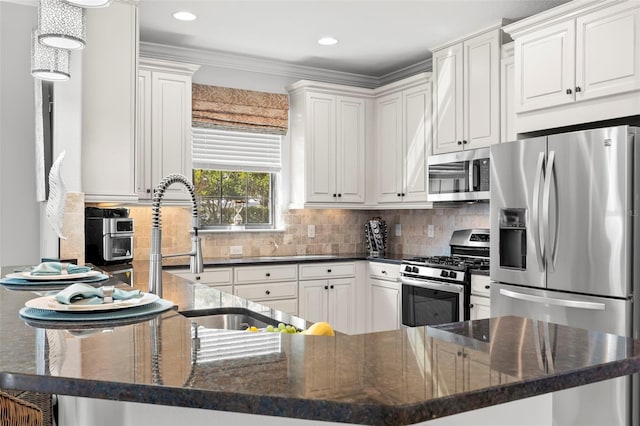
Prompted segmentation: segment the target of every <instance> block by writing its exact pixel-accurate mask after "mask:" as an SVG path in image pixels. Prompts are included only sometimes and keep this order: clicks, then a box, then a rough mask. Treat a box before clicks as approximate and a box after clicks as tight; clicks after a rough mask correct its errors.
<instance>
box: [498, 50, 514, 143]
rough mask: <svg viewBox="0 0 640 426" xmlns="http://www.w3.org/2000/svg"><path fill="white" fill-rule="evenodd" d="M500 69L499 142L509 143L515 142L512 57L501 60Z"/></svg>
mask: <svg viewBox="0 0 640 426" xmlns="http://www.w3.org/2000/svg"><path fill="white" fill-rule="evenodd" d="M500 67H501V73H500V114H501V117H500V118H501V119H500V141H501V142H509V141H514V140H516V137H517V135H516V111H515V102H514V101H515V94H514V92H513V90H514V84H515V80H514V71H515V63H514V60H513V56H511V57H509V58H505V59H503V60H502V61H501V65H500Z"/></svg>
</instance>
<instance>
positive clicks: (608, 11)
mask: <svg viewBox="0 0 640 426" xmlns="http://www.w3.org/2000/svg"><path fill="white" fill-rule="evenodd" d="M505 31H507V32H508V33H510V34H511V35H512V37H513V38H514V40H515V82H516V84H515V102H516V104H515V107H516V112H517V113H518V119H517V130H518V132H519V133H520V132H529V131H535V130H542V129H546V128H553V127H561V126H567V125H573V124H578V123H585V122H590V121H597V120H606V119H613V118H619V117H624V116H630V115H636V114H638V113H640V105H639V104H638V102H637V97H638V93H637V91H638V90H640V38H639V37H638V34H639V33H640V3H638V2H637V1H623V2H603V1H595V2H588V3H586V4H585V3H582V2H569V3H568V4H566V5H563V6H561V7H558V8H554V9H552V10H550V11H547V12H546V13H542V14H539V15H535V16H533V17H531V18H527V19H524V20H522V21H519V22H517V23H514V24H512V25H509V26H507V27H505ZM634 92H635V93H634ZM634 98H635V100H634ZM594 100H596V102H591V101H594Z"/></svg>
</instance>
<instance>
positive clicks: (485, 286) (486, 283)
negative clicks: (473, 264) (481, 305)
mask: <svg viewBox="0 0 640 426" xmlns="http://www.w3.org/2000/svg"><path fill="white" fill-rule="evenodd" d="M490 283H491V280H490V279H489V276H488V275H476V274H471V294H475V295H476V296H486V297H489V293H490V289H491V286H490Z"/></svg>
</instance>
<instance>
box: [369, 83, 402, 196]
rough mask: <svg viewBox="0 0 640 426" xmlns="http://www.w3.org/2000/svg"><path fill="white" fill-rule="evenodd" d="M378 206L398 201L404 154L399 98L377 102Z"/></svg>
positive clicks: (389, 96)
mask: <svg viewBox="0 0 640 426" xmlns="http://www.w3.org/2000/svg"><path fill="white" fill-rule="evenodd" d="M377 118H378V119H377V122H378V134H377V137H378V139H377V141H376V143H377V148H378V170H377V174H378V191H379V192H378V202H380V203H397V202H399V201H401V198H400V194H401V193H402V189H403V188H402V177H403V165H402V163H403V161H404V152H403V145H402V94H401V93H394V94H392V95H388V96H385V97H382V98H380V99H379V100H378V102H377Z"/></svg>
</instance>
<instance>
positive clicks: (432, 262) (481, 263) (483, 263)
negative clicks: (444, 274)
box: [408, 256, 489, 271]
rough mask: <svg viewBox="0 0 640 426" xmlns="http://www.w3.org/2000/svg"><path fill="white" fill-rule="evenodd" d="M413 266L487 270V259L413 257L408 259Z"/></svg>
mask: <svg viewBox="0 0 640 426" xmlns="http://www.w3.org/2000/svg"><path fill="white" fill-rule="evenodd" d="M408 260H409V261H410V262H412V263H415V264H422V265H424V266H431V267H446V268H448V269H456V270H459V271H463V270H466V269H480V270H485V269H486V270H488V269H489V259H483V258H472V257H462V256H428V257H420V256H417V257H413V258H411V259H408Z"/></svg>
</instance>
